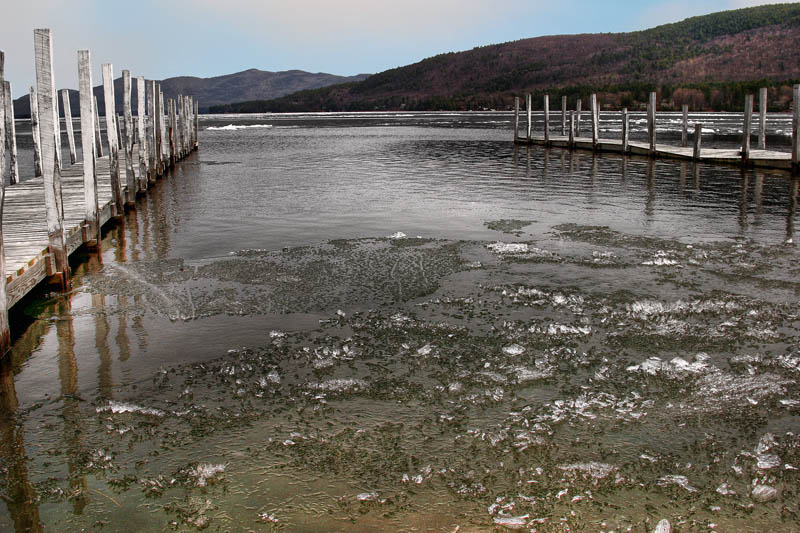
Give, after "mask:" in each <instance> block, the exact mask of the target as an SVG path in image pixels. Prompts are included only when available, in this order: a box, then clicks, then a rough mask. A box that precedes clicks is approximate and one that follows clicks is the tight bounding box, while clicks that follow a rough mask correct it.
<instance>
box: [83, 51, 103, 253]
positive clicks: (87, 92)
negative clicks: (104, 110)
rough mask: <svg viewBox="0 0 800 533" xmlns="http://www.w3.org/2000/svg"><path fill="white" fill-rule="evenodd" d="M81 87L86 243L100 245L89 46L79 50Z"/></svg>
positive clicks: (96, 246) (93, 107) (95, 246)
mask: <svg viewBox="0 0 800 533" xmlns="http://www.w3.org/2000/svg"><path fill="white" fill-rule="evenodd" d="M78 88H79V90H80V102H81V104H80V105H81V154H82V155H83V213H84V216H85V217H86V226H87V232H86V240H85V242H86V244H87V245H88V246H90V247H93V248H99V246H100V215H99V213H100V208H99V201H98V194H97V152H96V146H95V131H94V127H95V124H96V123H97V121H96V120H95V115H94V112H95V106H94V103H95V99H94V93H93V88H94V84H93V83H92V57H91V54H90V53H89V50H78Z"/></svg>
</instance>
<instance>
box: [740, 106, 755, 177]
mask: <svg viewBox="0 0 800 533" xmlns="http://www.w3.org/2000/svg"><path fill="white" fill-rule="evenodd" d="M752 123H753V95H752V94H748V95H746V96H745V97H744V120H743V124H742V161H744V162H747V160H748V159H750V134H751V133H752Z"/></svg>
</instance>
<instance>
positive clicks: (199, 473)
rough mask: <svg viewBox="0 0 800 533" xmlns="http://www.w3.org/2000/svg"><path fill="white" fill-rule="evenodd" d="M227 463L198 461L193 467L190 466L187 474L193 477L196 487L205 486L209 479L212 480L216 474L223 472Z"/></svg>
mask: <svg viewBox="0 0 800 533" xmlns="http://www.w3.org/2000/svg"><path fill="white" fill-rule="evenodd" d="M226 467H227V465H224V464H216V465H215V464H211V463H200V464H199V465H197V466H195V467H194V468H190V469H189V471H188V472H187V474H188V475H189V477H192V478H194V479H195V482H196V483H197V486H198V487H205V486H206V484H207V483H208V482H209V481H213V480H215V479H216V478H217V476H218V475H219V474H221V473H223V472H225V468H226Z"/></svg>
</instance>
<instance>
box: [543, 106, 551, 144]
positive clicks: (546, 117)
mask: <svg viewBox="0 0 800 533" xmlns="http://www.w3.org/2000/svg"><path fill="white" fill-rule="evenodd" d="M544 142H545V144H550V95H549V94H546V95H544Z"/></svg>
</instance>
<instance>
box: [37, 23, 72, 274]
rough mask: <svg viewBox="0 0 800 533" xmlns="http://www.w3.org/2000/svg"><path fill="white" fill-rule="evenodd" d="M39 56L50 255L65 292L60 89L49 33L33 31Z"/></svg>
mask: <svg viewBox="0 0 800 533" xmlns="http://www.w3.org/2000/svg"><path fill="white" fill-rule="evenodd" d="M33 47H34V53H35V56H36V85H37V99H38V101H39V111H40V115H39V130H40V133H41V141H42V178H43V181H44V203H45V212H46V218H47V236H48V241H49V246H50V253H51V254H53V258H54V259H55V270H56V273H58V274H60V281H61V284H62V288H67V287H68V286H69V277H70V270H69V261H67V246H66V241H65V238H64V206H63V204H62V198H61V166H60V157H59V145H60V144H61V139H60V130H59V128H58V113H57V111H56V107H57V106H56V88H55V80H54V76H53V46H52V40H51V38H50V30H49V29H35V30H33Z"/></svg>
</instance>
